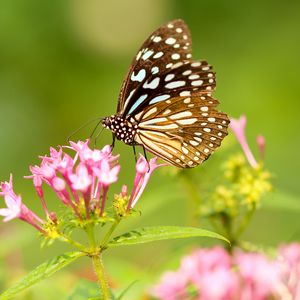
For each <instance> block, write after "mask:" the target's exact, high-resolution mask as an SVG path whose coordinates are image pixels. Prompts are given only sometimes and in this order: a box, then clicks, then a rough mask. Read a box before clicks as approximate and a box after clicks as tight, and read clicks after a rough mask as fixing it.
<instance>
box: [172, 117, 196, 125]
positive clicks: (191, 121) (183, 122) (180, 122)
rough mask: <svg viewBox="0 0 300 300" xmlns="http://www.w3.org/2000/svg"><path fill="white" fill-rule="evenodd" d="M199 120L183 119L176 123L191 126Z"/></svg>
mask: <svg viewBox="0 0 300 300" xmlns="http://www.w3.org/2000/svg"><path fill="white" fill-rule="evenodd" d="M197 120H198V119H196V118H190V119H183V120H178V121H176V122H177V123H178V124H180V125H191V124H194V123H196V122H197Z"/></svg>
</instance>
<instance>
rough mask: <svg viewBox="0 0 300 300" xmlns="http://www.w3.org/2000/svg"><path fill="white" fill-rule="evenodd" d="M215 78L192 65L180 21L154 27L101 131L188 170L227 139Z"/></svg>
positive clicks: (206, 68) (184, 27)
mask: <svg viewBox="0 0 300 300" xmlns="http://www.w3.org/2000/svg"><path fill="white" fill-rule="evenodd" d="M215 86H216V79H215V72H213V71H212V67H211V66H210V65H209V64H208V63H207V62H206V61H193V60H192V41H191V35H190V32H189V29H188V27H187V25H186V24H185V22H184V21H183V20H173V21H171V22H168V23H167V24H165V25H163V26H161V27H159V28H158V29H157V30H156V31H154V32H153V33H152V34H151V35H150V36H149V38H148V39H147V40H146V41H145V42H144V43H143V45H142V47H141V48H140V49H139V51H138V53H137V54H136V56H135V57H134V58H133V61H132V63H131V66H130V68H129V71H128V73H127V75H126V77H125V80H124V82H123V85H122V87H121V91H120V95H119V101H118V106H117V112H116V114H114V115H112V116H109V117H105V118H103V120H102V125H103V126H104V127H105V128H108V129H110V130H111V131H112V134H113V144H114V140H115V138H117V139H118V140H121V141H123V142H124V143H125V144H128V145H131V146H136V145H140V146H142V147H143V148H144V150H145V149H146V150H147V151H149V152H150V153H152V154H154V155H156V156H158V157H160V158H161V159H163V160H164V161H166V162H168V163H170V164H172V165H174V166H176V167H179V168H192V167H195V166H197V165H199V164H201V163H202V162H203V161H205V160H206V159H207V158H208V157H209V156H210V155H211V154H212V153H213V151H214V150H215V149H216V148H217V147H219V146H220V145H221V141H222V140H223V139H224V137H225V136H226V135H227V127H228V124H229V119H228V117H227V115H226V114H224V113H222V112H218V111H217V110H216V106H217V104H218V103H219V102H218V101H217V100H216V99H214V98H213V97H212V95H211V93H212V92H213V90H214V89H215Z"/></svg>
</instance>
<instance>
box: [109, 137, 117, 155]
mask: <svg viewBox="0 0 300 300" xmlns="http://www.w3.org/2000/svg"><path fill="white" fill-rule="evenodd" d="M115 141H116V137H115V135H114V134H112V142H111V145H110V147H111V151H113V149H114V147H115Z"/></svg>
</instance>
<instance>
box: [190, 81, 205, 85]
mask: <svg viewBox="0 0 300 300" xmlns="http://www.w3.org/2000/svg"><path fill="white" fill-rule="evenodd" d="M202 84H203V80H195V81H192V83H191V85H192V86H200V85H202Z"/></svg>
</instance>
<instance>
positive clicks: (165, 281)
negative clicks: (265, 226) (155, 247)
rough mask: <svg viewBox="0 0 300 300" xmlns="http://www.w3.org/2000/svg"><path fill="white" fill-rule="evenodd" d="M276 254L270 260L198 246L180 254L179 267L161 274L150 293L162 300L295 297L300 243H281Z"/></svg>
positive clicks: (299, 282) (298, 290)
mask: <svg viewBox="0 0 300 300" xmlns="http://www.w3.org/2000/svg"><path fill="white" fill-rule="evenodd" d="M278 254H279V256H278V257H277V258H273V259H270V258H268V257H267V256H266V255H265V254H262V253H249V252H244V251H242V250H235V251H234V252H233V253H232V255H229V254H228V253H227V252H226V251H225V250H224V249H222V248H221V247H214V248H210V249H199V250H197V251H194V252H193V253H192V254H190V255H188V256H185V257H183V259H182V261H181V265H180V268H179V269H178V270H177V271H173V272H167V273H166V274H165V275H163V276H162V278H161V280H160V282H159V283H158V284H157V285H155V286H154V287H153V288H152V289H151V291H150V292H151V294H152V295H153V296H154V297H155V299H162V300H167V299H184V300H185V299H197V300H270V299H274V300H275V299H276V300H287V299H289V300H292V299H295V300H298V299H300V244H298V243H293V244H290V245H285V246H282V247H280V248H279V251H278ZM190 291H193V296H191V294H189V293H190ZM182 295H183V296H182Z"/></svg>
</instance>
